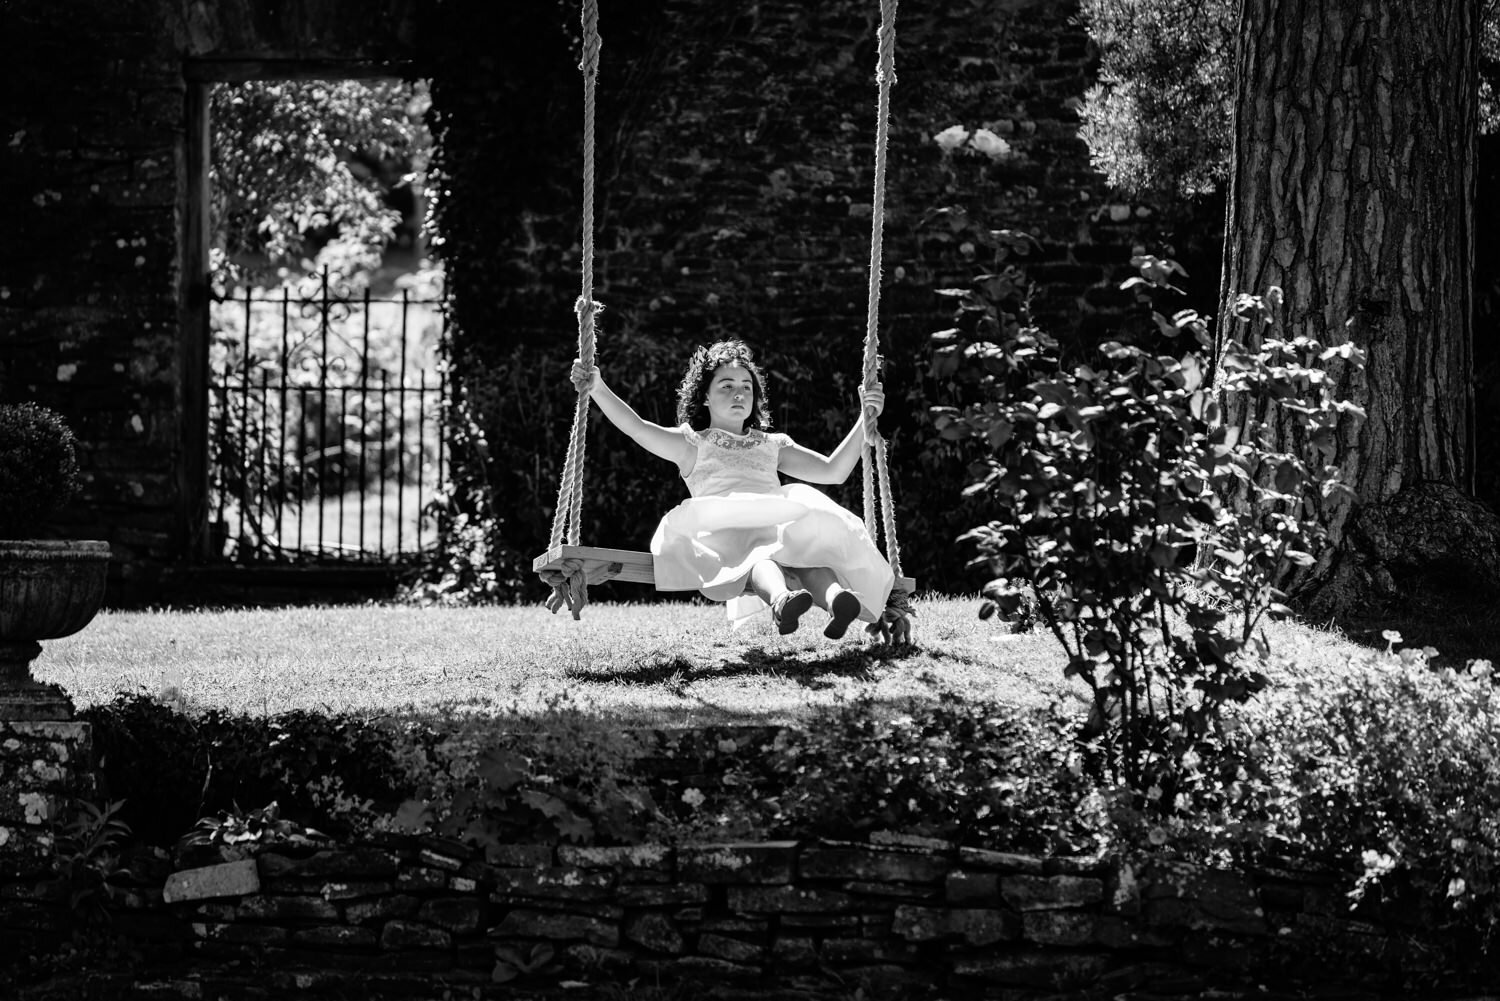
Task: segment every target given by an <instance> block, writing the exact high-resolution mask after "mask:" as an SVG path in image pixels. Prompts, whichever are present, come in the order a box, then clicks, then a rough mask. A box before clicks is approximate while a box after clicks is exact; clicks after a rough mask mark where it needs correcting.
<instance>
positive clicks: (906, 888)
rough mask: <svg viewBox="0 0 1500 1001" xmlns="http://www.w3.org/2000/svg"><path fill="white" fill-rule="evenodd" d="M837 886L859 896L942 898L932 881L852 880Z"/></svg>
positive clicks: (914, 898)
mask: <svg viewBox="0 0 1500 1001" xmlns="http://www.w3.org/2000/svg"><path fill="white" fill-rule="evenodd" d="M838 888H839V889H840V890H843V891H844V892H846V893H851V894H854V895H855V896H859V897H874V898H878V899H880V900H910V901H921V902H924V903H929V902H933V901H937V900H940V899H942V896H943V890H942V888H941V887H940V886H938V885H936V884H933V883H882V882H863V881H854V882H849V883H839V884H838Z"/></svg>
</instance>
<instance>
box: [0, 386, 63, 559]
mask: <svg viewBox="0 0 1500 1001" xmlns="http://www.w3.org/2000/svg"><path fill="white" fill-rule="evenodd" d="M77 491H78V456H77V454H76V447H75V442H74V438H73V432H72V431H71V430H69V429H68V426H67V424H65V423H64V422H63V419H62V418H61V417H60V416H58V415H57V414H56V413H54V412H53V411H51V410H48V409H47V408H46V407H43V406H40V405H38V404H35V403H16V404H0V539H25V538H32V537H34V536H35V535H37V534H38V532H39V530H40V528H41V524H42V522H44V521H45V520H46V519H47V518H49V517H51V515H52V514H53V513H54V512H56V511H57V510H58V509H59V508H61V507H62V506H63V505H64V504H65V503H67V501H68V500H69V499H70V498H71V497H72V496H73V495H74V494H75V493H76V492H77Z"/></svg>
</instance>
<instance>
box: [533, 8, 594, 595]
mask: <svg viewBox="0 0 1500 1001" xmlns="http://www.w3.org/2000/svg"><path fill="white" fill-rule="evenodd" d="M580 19H581V21H582V22H583V58H582V60H581V61H580V62H579V64H578V68H579V69H580V70H582V71H583V262H582V272H583V280H582V290H581V291H580V292H579V295H578V301H577V302H576V303H575V304H574V306H573V311H574V312H575V313H577V314H578V358H579V360H580V361H581V362H582V363H583V364H584V366H585V367H592V366H593V364H594V340H595V338H594V317H595V316H597V315H598V314H599V312H600V311H601V310H602V309H603V308H604V307H603V305H601V304H600V303H597V302H595V301H594V117H595V115H594V107H595V92H596V90H597V84H598V78H599V51H600V49H602V48H603V46H604V42H603V40H602V39H601V38H600V37H599V3H598V0H584V2H583V12H582V14H581V17H580ZM588 415H589V396H588V393H587V392H585V391H583V390H582V389H580V390H579V392H578V403H577V406H576V407H574V410H573V433H572V436H571V437H570V438H569V439H568V455H567V458H566V459H565V460H564V462H563V474H562V482H561V484H560V485H559V487H558V491H557V510H556V512H555V513H554V514H553V517H552V541H551V543H550V545H551V546H553V547H555V546H560V545H562V544H563V543H564V541H566V542H567V543H568V544H569V545H574V546H576V545H578V540H579V525H580V523H581V520H582V512H583V465H584V453H585V450H586V447H587V446H586V442H587V438H588V433H587V432H588ZM542 580H543V581H545V582H546V583H547V584H548V585H550V586H551V588H552V595H551V597H549V598H548V599H547V608H548V609H550V610H551V611H553V612H556V611H557V610H558V609H559V608H561V607H562V606H563V605H567V606H568V611H570V612H571V613H572V614H573V618H575V619H577V618H579V617H580V616H581V613H582V612H583V606H584V605H586V604H588V600H589V581H588V576H587V574H586V572H585V569H584V565H583V563H582V561H579V560H569V561H567V563H566V564H564V566H563V567H562V568H561V569H557V570H548V571H545V572H544V573H543V574H542Z"/></svg>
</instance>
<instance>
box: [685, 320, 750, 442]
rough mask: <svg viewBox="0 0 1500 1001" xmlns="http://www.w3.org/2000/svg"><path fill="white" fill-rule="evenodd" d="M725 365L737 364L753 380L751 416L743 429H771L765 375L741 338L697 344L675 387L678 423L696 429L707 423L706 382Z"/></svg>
mask: <svg viewBox="0 0 1500 1001" xmlns="http://www.w3.org/2000/svg"><path fill="white" fill-rule="evenodd" d="M725 365H738V366H740V367H741V368H743V369H745V371H747V372H749V373H750V377H751V379H753V380H754V382H755V399H754V400H753V401H752V403H751V406H750V418H749V420H747V421H745V429H746V430H749V429H750V428H759V429H760V430H762V431H769V430H771V406H770V404H769V403H768V402H767V401H766V377H765V374H764V373H763V372H761V370H760V366H759V365H757V364H756V363H755V354H754V352H752V351H751V350H750V346H749V345H748V344H746V343H745V342H744V341H741V340H729V341H716V342H714V343H713V344H710V345H708V346H707V347H699V348H698V349H697V350H696V351H694V352H693V357H692V359H691V360H690V361H689V362H688V367H687V372H686V373H685V374H684V375H683V377H682V385H681V386H679V387H677V423H678V424H686V425H687V426H688V427H690V428H692V429H693V430H695V431H702V430H703V429H704V428H706V427H708V425H709V414H708V406H707V405H706V403H705V401H706V400H707V398H708V384H709V383H710V382H712V381H713V377H714V373H715V372H716V371H718V370H719V369H720V368H722V367H724V366H725Z"/></svg>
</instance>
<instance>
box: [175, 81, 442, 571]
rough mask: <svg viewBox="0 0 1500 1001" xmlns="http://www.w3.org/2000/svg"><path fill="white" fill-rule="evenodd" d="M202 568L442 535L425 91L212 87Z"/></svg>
mask: <svg viewBox="0 0 1500 1001" xmlns="http://www.w3.org/2000/svg"><path fill="white" fill-rule="evenodd" d="M202 99H203V100H204V102H205V104H206V111H207V135H206V137H205V138H206V141H207V158H206V163H205V164H204V167H205V174H206V185H205V202H206V204H205V208H204V215H205V218H204V219H203V227H204V230H205V240H206V249H207V253H206V266H207V275H206V280H205V290H204V291H205V298H206V300H207V301H206V317H205V319H206V323H207V334H206V345H205V348H206V369H205V371H204V377H205V395H206V412H205V413H204V424H205V427H206V442H205V445H206V470H205V473H206V498H205V506H206V509H207V510H206V524H207V531H206V533H205V538H204V542H203V546H202V548H201V552H203V554H204V555H205V556H206V557H207V558H208V560H209V561H211V562H220V563H233V564H243V565H257V566H267V565H271V566H275V565H283V566H285V565H292V566H339V565H377V566H378V565H386V566H389V565H392V564H401V563H403V562H409V561H411V560H413V559H415V558H417V557H418V556H419V555H420V553H421V552H422V551H423V550H424V549H425V548H426V547H428V546H430V545H431V544H432V543H433V542H434V541H435V532H434V529H433V525H432V522H431V520H430V519H429V518H427V517H426V515H425V509H426V508H427V507H428V505H429V504H430V503H431V502H432V500H433V499H434V497H435V496H436V493H437V489H438V486H439V484H440V483H441V482H442V478H443V473H444V464H445V462H446V458H447V457H446V455H445V454H444V445H443V437H442V427H443V414H444V411H445V408H446V406H447V399H448V393H447V388H448V387H447V380H446V377H445V372H444V367H443V360H444V358H445V355H446V343H445V338H446V323H445V318H446V308H445V307H446V302H445V297H444V283H443V274H442V271H441V268H440V267H438V266H436V265H434V264H433V263H432V262H431V261H430V260H429V259H428V257H427V255H426V252H425V251H426V248H427V246H428V244H429V240H430V238H431V233H430V231H428V230H427V229H426V226H425V219H426V212H425V208H426V202H427V198H428V194H427V189H426V185H425V169H426V164H427V158H428V151H429V149H430V145H431V139H430V136H429V135H428V133H427V129H426V127H425V125H424V122H423V116H424V114H425V112H426V109H427V97H426V87H425V86H424V85H423V84H422V83H421V82H420V81H417V82H409V81H402V80H395V79H379V78H375V79H360V80H320V79H311V80H296V79H293V80H286V79H281V80H276V79H252V80H245V81H215V82H212V83H209V84H207V85H206V86H205V88H204V90H203V97H202Z"/></svg>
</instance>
